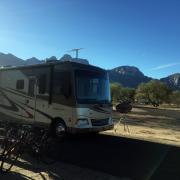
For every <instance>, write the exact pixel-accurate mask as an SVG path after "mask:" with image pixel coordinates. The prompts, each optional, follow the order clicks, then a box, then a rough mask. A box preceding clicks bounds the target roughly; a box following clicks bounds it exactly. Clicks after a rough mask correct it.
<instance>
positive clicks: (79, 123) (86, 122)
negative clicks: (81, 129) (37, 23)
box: [77, 119, 89, 126]
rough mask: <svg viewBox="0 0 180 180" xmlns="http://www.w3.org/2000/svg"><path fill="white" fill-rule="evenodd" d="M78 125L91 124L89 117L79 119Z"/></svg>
mask: <svg viewBox="0 0 180 180" xmlns="http://www.w3.org/2000/svg"><path fill="white" fill-rule="evenodd" d="M77 125H78V126H86V125H89V122H88V119H78V121H77Z"/></svg>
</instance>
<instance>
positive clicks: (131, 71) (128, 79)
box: [0, 53, 180, 90]
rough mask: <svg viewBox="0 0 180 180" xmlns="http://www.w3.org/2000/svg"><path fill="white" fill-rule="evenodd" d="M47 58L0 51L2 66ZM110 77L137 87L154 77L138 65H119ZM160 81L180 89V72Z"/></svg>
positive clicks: (172, 87)
mask: <svg viewBox="0 0 180 180" xmlns="http://www.w3.org/2000/svg"><path fill="white" fill-rule="evenodd" d="M66 58H69V59H72V57H71V56H70V55H67V54H66V55H64V56H63V57H62V58H60V59H59V60H64V59H66ZM46 60H57V58H56V57H55V56H52V57H50V58H47V59H46ZM44 62H45V60H39V59H37V58H35V57H32V58H30V59H26V60H23V59H20V58H18V57H16V56H14V55H13V54H4V53H0V66H21V65H31V64H40V63H44ZM82 62H83V63H87V60H84V59H82ZM107 71H108V73H109V78H110V81H111V82H118V83H120V84H122V85H123V86H125V87H130V88H136V87H137V86H138V85H139V84H140V83H142V82H144V83H146V82H148V81H150V80H152V79H153V78H151V77H148V76H145V75H144V74H143V73H142V72H141V71H140V70H139V69H138V68H137V67H134V66H119V67H116V68H113V69H110V70H107ZM160 81H162V82H163V83H165V84H166V85H167V86H168V87H170V88H171V89H173V90H175V89H178V90H180V73H175V74H172V75H169V76H167V77H164V78H161V79H160Z"/></svg>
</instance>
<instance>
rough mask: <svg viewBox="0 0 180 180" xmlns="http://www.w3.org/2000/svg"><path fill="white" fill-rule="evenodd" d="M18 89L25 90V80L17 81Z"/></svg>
mask: <svg viewBox="0 0 180 180" xmlns="http://www.w3.org/2000/svg"><path fill="white" fill-rule="evenodd" d="M16 89H18V90H22V89H24V80H23V79H21V80H17V81H16Z"/></svg>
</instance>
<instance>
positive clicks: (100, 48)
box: [0, 0, 180, 78]
mask: <svg viewBox="0 0 180 180" xmlns="http://www.w3.org/2000/svg"><path fill="white" fill-rule="evenodd" d="M0 23H1V24H0V52H3V53H12V54H14V55H16V56H18V57H20V58H23V59H27V58H30V57H33V56H35V57H37V58H39V59H44V58H46V57H50V56H52V55H55V56H57V57H58V58H60V57H61V56H62V55H63V54H65V53H67V50H70V49H72V48H79V47H82V48H85V49H84V50H82V51H81V52H80V57H82V58H87V59H88V60H89V61H90V63H91V64H94V65H97V66H100V67H103V68H106V69H111V68H114V67H117V66H121V65H131V66H137V67H138V68H139V69H140V70H141V71H143V72H144V74H145V75H148V76H151V77H154V78H161V77H164V76H167V75H169V74H172V73H176V72H180V1H179V0H91V1H89V0H49V1H48V0H38V1H37V0H31V1H29V0H1V1H0ZM71 55H72V56H74V54H73V53H71Z"/></svg>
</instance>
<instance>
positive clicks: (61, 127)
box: [52, 120, 67, 139]
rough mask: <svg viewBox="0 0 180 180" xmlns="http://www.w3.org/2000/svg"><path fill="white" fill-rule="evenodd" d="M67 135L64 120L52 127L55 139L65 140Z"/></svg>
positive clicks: (58, 121)
mask: <svg viewBox="0 0 180 180" xmlns="http://www.w3.org/2000/svg"><path fill="white" fill-rule="evenodd" d="M66 134H67V127H66V124H65V123H64V121H63V120H57V121H56V122H55V123H54V125H53V126H52V135H53V137H55V138H58V139H63V138H64V137H65V136H66Z"/></svg>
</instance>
